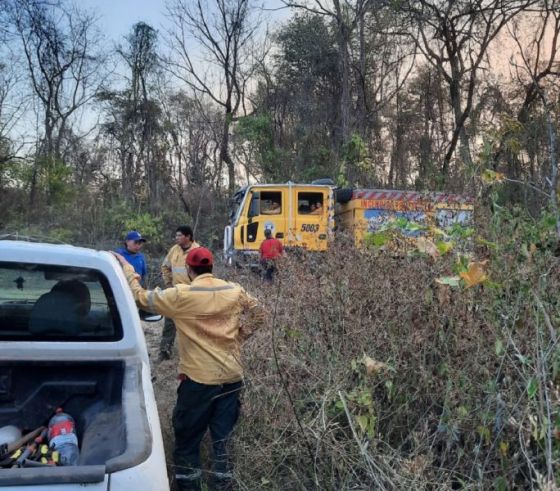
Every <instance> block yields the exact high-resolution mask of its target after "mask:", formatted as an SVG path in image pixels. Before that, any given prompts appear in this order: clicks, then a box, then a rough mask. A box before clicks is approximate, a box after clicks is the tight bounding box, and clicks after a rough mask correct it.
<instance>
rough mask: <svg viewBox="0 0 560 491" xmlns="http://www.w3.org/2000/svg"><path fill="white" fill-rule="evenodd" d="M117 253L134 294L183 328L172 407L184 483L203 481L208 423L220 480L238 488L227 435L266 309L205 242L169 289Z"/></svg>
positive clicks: (195, 486) (192, 485) (193, 485)
mask: <svg viewBox="0 0 560 491" xmlns="http://www.w3.org/2000/svg"><path fill="white" fill-rule="evenodd" d="M114 255H115V257H117V259H118V260H119V262H120V263H121V264H122V265H123V269H124V273H125V276H126V278H127V280H128V283H129V285H130V288H131V290H132V293H133V295H134V298H135V300H136V302H137V303H138V304H139V305H140V306H142V307H144V308H147V309H149V310H150V311H153V312H157V313H159V314H162V315H165V316H166V317H170V318H172V319H173V320H174V321H175V326H176V328H177V333H178V334H177V337H178V347H179V377H178V378H179V380H181V382H180V385H179V388H178V390H177V403H176V406H175V409H174V411H173V429H174V431H175V450H174V457H175V478H176V481H177V484H178V487H179V490H180V491H185V490H201V489H202V488H201V486H202V467H201V462H200V442H201V441H202V438H203V437H204V434H205V433H206V431H207V429H210V434H211V437H212V445H213V450H214V467H213V473H212V475H213V478H214V485H215V488H216V489H222V490H227V489H232V479H233V477H232V463H231V458H230V455H229V452H228V443H229V440H230V436H231V433H232V431H233V428H234V426H235V423H236V422H237V419H238V417H239V393H240V390H241V387H242V378H243V368H242V366H241V362H240V345H241V342H242V341H243V340H244V339H246V338H247V337H248V336H250V335H251V334H252V332H253V331H254V330H255V329H256V328H258V327H260V325H261V324H262V323H263V321H264V318H265V313H264V310H263V309H262V308H261V307H260V306H259V305H258V302H257V300H256V299H255V298H253V297H252V296H251V295H249V294H248V293H247V292H246V291H245V290H244V289H243V288H242V287H241V286H240V285H238V284H237V283H230V282H227V281H223V280H220V279H218V278H216V277H215V276H213V274H212V267H213V257H212V253H211V252H210V251H209V250H208V249H206V248H205V247H198V248H196V249H193V250H191V251H190V252H189V253H188V255H187V259H186V264H187V274H188V275H189V278H190V280H191V284H190V285H185V284H179V285H177V286H175V287H173V288H167V289H165V290H160V289H159V288H157V289H156V290H153V291H148V290H145V289H143V288H142V286H141V285H140V284H139V283H138V281H137V279H136V278H137V276H136V275H135V273H134V269H133V268H132V267H131V266H130V265H129V264H128V263H127V262H126V260H125V259H124V257H122V256H120V255H119V254H116V253H114ZM242 314H243V318H244V325H243V326H241V325H240V317H241V315H242Z"/></svg>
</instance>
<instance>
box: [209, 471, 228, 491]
mask: <svg viewBox="0 0 560 491" xmlns="http://www.w3.org/2000/svg"><path fill="white" fill-rule="evenodd" d="M211 489H212V491H233V476H232V475H231V473H230V472H226V473H218V472H216V473H215V474H214V475H213V476H212V487H211Z"/></svg>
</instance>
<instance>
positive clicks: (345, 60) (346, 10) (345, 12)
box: [282, 0, 372, 144]
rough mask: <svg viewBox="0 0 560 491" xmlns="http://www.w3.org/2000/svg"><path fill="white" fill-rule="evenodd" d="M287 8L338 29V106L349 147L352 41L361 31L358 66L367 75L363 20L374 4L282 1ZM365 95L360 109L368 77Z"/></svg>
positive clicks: (343, 137) (338, 0)
mask: <svg viewBox="0 0 560 491" xmlns="http://www.w3.org/2000/svg"><path fill="white" fill-rule="evenodd" d="M282 1H283V3H284V5H286V6H287V7H292V8H297V9H301V10H305V11H307V12H312V13H314V14H318V15H324V16H327V17H328V18H329V19H331V20H332V21H333V23H334V25H335V26H336V34H337V42H338V49H339V57H340V58H339V59H340V75H341V88H342V92H341V96H340V102H339V112H340V133H341V140H342V144H344V143H346V142H347V141H348V140H349V138H350V134H351V132H352V124H351V112H352V70H353V66H352V58H351V49H352V38H353V36H354V32H355V31H356V29H357V28H358V27H359V33H360V36H359V39H360V44H359V64H358V67H359V68H358V69H357V71H358V73H361V74H362V75H365V72H366V66H365V63H366V49H365V47H366V42H365V32H364V25H365V24H364V17H365V14H366V12H367V11H368V9H369V8H370V6H371V4H372V0H342V1H341V0H332V4H331V2H325V1H323V0H313V1H292V0H282ZM360 87H361V89H362V91H360V92H359V96H360V97H361V98H360V101H361V104H360V105H361V106H364V107H365V104H366V98H365V93H364V90H365V77H364V78H363V79H362V84H361V86H360Z"/></svg>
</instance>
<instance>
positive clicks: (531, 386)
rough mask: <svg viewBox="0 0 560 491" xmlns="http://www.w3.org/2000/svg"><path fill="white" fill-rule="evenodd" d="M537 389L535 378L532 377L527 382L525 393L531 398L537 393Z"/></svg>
mask: <svg viewBox="0 0 560 491" xmlns="http://www.w3.org/2000/svg"><path fill="white" fill-rule="evenodd" d="M537 390H539V384H538V382H537V379H535V378H532V379H531V380H529V383H528V384H527V395H528V396H529V399H533V398H534V397H535V396H536V395H537Z"/></svg>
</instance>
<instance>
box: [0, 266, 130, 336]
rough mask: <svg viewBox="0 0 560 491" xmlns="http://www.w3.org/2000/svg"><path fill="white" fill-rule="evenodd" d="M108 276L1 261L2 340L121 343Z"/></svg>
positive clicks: (57, 267)
mask: <svg viewBox="0 0 560 491" xmlns="http://www.w3.org/2000/svg"><path fill="white" fill-rule="evenodd" d="M121 338H122V325H121V321H120V317H119V314H118V311H117V309H116V305H115V302H114V299H113V294H112V291H111V289H110V287H109V282H108V281H107V279H106V278H105V277H104V276H103V275H102V274H101V273H100V272H99V271H96V270H93V269H88V268H80V267H71V266H54V265H46V264H33V263H13V262H0V340H2V341H16V340H18V341H21V340H26V341H117V340H119V339H121Z"/></svg>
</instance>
